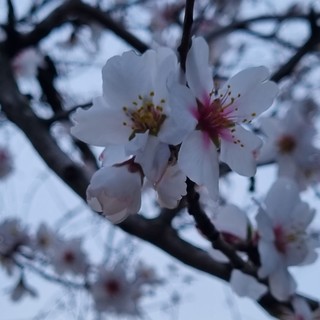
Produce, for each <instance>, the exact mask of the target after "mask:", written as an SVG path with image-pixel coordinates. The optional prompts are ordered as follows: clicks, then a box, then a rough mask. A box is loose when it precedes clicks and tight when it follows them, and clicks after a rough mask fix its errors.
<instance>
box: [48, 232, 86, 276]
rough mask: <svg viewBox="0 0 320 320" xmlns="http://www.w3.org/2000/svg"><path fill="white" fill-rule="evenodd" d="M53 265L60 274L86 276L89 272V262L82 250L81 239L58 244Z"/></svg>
mask: <svg viewBox="0 0 320 320" xmlns="http://www.w3.org/2000/svg"><path fill="white" fill-rule="evenodd" d="M52 265H53V267H54V269H55V271H56V272H57V273H58V274H63V273H70V274H75V275H85V274H86V273H87V271H88V262H87V256H86V254H85V252H84V251H83V249H82V244H81V239H78V238H77V239H71V240H65V241H63V242H60V243H56V245H55V249H54V255H53V257H52Z"/></svg>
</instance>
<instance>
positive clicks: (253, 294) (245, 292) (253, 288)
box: [230, 269, 268, 300]
mask: <svg viewBox="0 0 320 320" xmlns="http://www.w3.org/2000/svg"><path fill="white" fill-rule="evenodd" d="M230 285H231V288H232V289H233V290H234V292H235V293H236V294H237V295H238V296H239V297H249V298H251V299H253V300H259V299H260V298H261V297H262V296H263V295H264V294H265V293H267V291H268V288H267V286H265V285H264V284H262V283H259V282H258V281H257V279H255V278H254V277H252V276H249V275H247V274H244V273H243V272H241V271H239V270H236V269H234V270H233V271H232V273H231V278H230Z"/></svg>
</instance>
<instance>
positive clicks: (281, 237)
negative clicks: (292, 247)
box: [273, 226, 287, 254]
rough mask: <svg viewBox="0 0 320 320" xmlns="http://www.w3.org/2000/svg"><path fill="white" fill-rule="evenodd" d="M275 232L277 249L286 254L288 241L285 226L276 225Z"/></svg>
mask: <svg viewBox="0 0 320 320" xmlns="http://www.w3.org/2000/svg"><path fill="white" fill-rule="evenodd" d="M273 233H274V236H275V246H276V248H277V250H278V251H279V252H281V253H283V254H285V253H286V246H287V242H286V237H285V234H284V231H283V228H282V227H281V226H276V227H275V228H274V229H273Z"/></svg>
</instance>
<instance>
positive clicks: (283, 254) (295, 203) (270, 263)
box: [256, 178, 315, 301]
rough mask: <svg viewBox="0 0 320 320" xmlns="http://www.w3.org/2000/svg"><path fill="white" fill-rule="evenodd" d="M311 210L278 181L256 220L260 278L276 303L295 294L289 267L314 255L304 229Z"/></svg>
mask: <svg viewBox="0 0 320 320" xmlns="http://www.w3.org/2000/svg"><path fill="white" fill-rule="evenodd" d="M314 215H315V211H314V210H312V209H310V207H309V206H308V204H307V203H305V202H303V201H301V199H300V195H299V189H298V186H297V184H296V183H295V182H293V181H292V180H289V179H285V178H281V179H278V180H277V181H276V182H275V183H274V184H273V186H272V187H271V189H270V191H269V192H268V194H267V196H266V199H265V201H264V206H262V207H261V208H260V210H259V213H258V215H257V217H256V220H257V224H258V250H259V254H260V259H261V267H260V269H259V272H258V274H259V277H260V278H268V281H269V285H270V291H271V293H272V295H273V296H274V297H276V298H277V299H278V300H280V301H285V300H287V299H288V298H289V296H290V295H292V294H293V293H294V292H295V288H296V284H295V282H294V280H293V278H292V276H291V274H290V273H289V271H288V267H289V266H296V265H300V264H301V263H303V262H305V261H306V260H307V259H309V255H310V254H313V253H314V250H315V248H314V246H313V245H311V243H312V234H311V233H309V232H308V230H307V229H308V227H309V225H310V223H311V222H312V220H313V218H314Z"/></svg>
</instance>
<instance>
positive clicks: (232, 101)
mask: <svg viewBox="0 0 320 320" xmlns="http://www.w3.org/2000/svg"><path fill="white" fill-rule="evenodd" d="M208 60H209V48H208V45H207V44H206V42H205V40H204V39H203V38H194V39H193V42H192V47H191V49H190V50H189V53H188V56H187V60H186V80H187V83H188V86H189V88H187V87H186V86H184V85H180V84H178V83H176V82H174V83H173V84H172V85H171V87H170V105H171V107H172V112H171V116H172V118H173V121H174V122H175V127H177V128H180V130H181V131H183V132H185V133H186V132H187V133H188V135H187V137H186V138H185V139H184V140H183V142H182V145H181V148H180V151H179V158H178V165H179V166H180V168H181V169H182V171H183V172H184V173H185V174H186V175H187V176H188V177H189V178H190V179H191V180H193V181H194V182H196V183H197V184H199V185H204V186H206V187H207V188H208V191H209V194H210V196H211V197H212V198H213V199H217V197H218V194H219V192H218V181H219V158H220V160H221V161H223V162H225V163H227V164H228V165H229V166H230V168H231V169H232V170H234V171H236V172H237V173H239V174H241V175H244V176H253V175H254V174H255V170H256V161H255V158H254V152H255V151H256V150H257V149H258V148H259V147H260V146H261V140H260V139H259V138H258V137H257V136H256V135H255V134H253V133H251V132H249V131H247V130H246V129H244V127H243V125H245V124H247V123H250V122H251V121H252V120H253V119H254V118H255V117H256V116H258V115H259V114H260V113H262V112H263V111H265V110H266V109H267V108H268V107H269V106H270V105H271V104H272V102H273V100H274V98H275V96H276V94H277V92H278V89H277V86H276V84H275V83H273V82H271V81H268V80H267V78H268V76H269V73H268V71H267V69H266V68H264V67H256V68H249V69H246V70H244V71H242V72H240V73H238V74H236V75H235V76H234V77H232V78H231V79H230V80H229V81H227V82H226V84H225V85H224V86H223V87H222V89H218V88H215V87H214V83H213V79H212V75H211V70H210V67H209V65H208Z"/></svg>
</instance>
